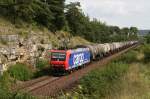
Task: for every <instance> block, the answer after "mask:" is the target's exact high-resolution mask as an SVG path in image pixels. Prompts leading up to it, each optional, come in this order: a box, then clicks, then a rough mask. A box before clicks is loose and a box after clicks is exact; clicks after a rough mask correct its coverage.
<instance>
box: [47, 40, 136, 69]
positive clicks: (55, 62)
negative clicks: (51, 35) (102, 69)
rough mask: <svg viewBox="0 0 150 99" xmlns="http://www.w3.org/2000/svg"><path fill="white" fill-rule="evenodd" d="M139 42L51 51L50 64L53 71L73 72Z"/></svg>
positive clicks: (92, 45) (113, 43) (82, 46)
mask: <svg viewBox="0 0 150 99" xmlns="http://www.w3.org/2000/svg"><path fill="white" fill-rule="evenodd" d="M137 43H138V41H128V42H112V43H104V44H91V45H79V46H77V47H76V49H70V50H51V51H50V52H51V59H50V64H51V66H52V68H53V70H62V71H71V70H73V69H76V68H79V67H82V66H83V65H85V64H88V63H90V62H91V61H93V60H98V59H101V58H103V57H106V56H109V55H111V54H114V53H116V52H119V51H121V50H123V49H125V48H128V47H130V46H133V45H134V44H137Z"/></svg>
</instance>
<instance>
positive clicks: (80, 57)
mask: <svg viewBox="0 0 150 99" xmlns="http://www.w3.org/2000/svg"><path fill="white" fill-rule="evenodd" d="M83 62H84V54H83V53H81V54H77V55H74V57H73V64H74V65H82V63H83Z"/></svg>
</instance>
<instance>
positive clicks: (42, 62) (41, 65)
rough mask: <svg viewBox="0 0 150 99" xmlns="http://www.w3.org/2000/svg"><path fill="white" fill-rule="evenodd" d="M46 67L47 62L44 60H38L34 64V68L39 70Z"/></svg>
mask: <svg viewBox="0 0 150 99" xmlns="http://www.w3.org/2000/svg"><path fill="white" fill-rule="evenodd" d="M46 66H48V61H47V60H44V59H38V61H37V63H36V67H37V68H38V69H39V70H42V69H44V68H45V67H46Z"/></svg>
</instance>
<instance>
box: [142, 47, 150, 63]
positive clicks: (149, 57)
mask: <svg viewBox="0 0 150 99" xmlns="http://www.w3.org/2000/svg"><path fill="white" fill-rule="evenodd" d="M143 52H144V61H145V62H149V61H150V45H145V46H144V48H143Z"/></svg>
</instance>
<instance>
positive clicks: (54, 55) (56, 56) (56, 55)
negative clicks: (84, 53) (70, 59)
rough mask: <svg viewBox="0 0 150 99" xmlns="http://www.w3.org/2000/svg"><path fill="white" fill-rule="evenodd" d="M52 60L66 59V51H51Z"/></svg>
mask: <svg viewBox="0 0 150 99" xmlns="http://www.w3.org/2000/svg"><path fill="white" fill-rule="evenodd" d="M51 60H52V61H65V60H66V53H61V52H53V53H52V55H51Z"/></svg>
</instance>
